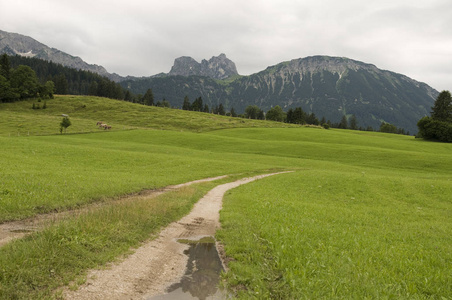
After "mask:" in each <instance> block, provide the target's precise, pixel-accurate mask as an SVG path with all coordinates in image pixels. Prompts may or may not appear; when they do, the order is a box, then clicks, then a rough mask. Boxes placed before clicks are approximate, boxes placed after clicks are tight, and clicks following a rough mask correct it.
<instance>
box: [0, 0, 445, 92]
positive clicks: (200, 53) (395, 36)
mask: <svg viewBox="0 0 452 300" xmlns="http://www.w3.org/2000/svg"><path fill="white" fill-rule="evenodd" d="M0 29H1V30H4V31H8V32H14V33H20V34H23V35H27V36H30V37H32V38H34V39H36V40H38V41H39V42H41V43H44V44H46V45H47V46H49V47H53V48H57V49H59V50H62V51H64V52H67V53H69V54H71V55H75V56H80V57H81V58H82V59H83V60H85V61H86V62H88V63H90V64H98V65H102V66H104V67H105V68H106V69H107V70H108V71H109V72H110V73H113V72H115V73H118V74H120V75H123V76H126V75H133V76H150V75H154V74H157V73H160V72H169V70H170V69H171V66H172V65H173V62H174V59H175V58H177V57H180V56H191V57H193V58H194V59H196V60H197V61H198V62H200V61H201V60H202V59H210V58H211V57H212V56H218V55H219V54H220V53H225V54H226V56H227V57H228V58H229V59H231V60H232V61H233V62H235V64H236V66H237V70H238V72H239V73H240V74H242V75H249V74H252V73H256V72H259V71H262V70H264V69H265V68H266V67H267V66H271V65H275V64H277V63H280V62H283V61H287V60H291V59H295V58H302V57H306V56H311V55H330V56H342V57H348V58H352V59H356V60H360V61H363V62H366V63H371V64H374V65H376V66H377V67H378V68H381V69H386V70H390V71H394V72H397V73H402V74H405V75H407V76H409V77H411V78H413V79H415V80H418V81H422V82H425V83H427V84H429V85H430V86H432V87H433V88H435V89H437V90H439V91H442V90H452V1H451V0H378V1H376V0H375V1H363V0H342V1H337V0H315V1H313V0H310V1H304V0H291V1H290V0H261V1H259V0H226V1H217V0H158V1H157V0H108V1H107V0H76V1H73V0H0Z"/></svg>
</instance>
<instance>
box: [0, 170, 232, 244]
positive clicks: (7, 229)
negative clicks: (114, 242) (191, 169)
mask: <svg viewBox="0 0 452 300" xmlns="http://www.w3.org/2000/svg"><path fill="white" fill-rule="evenodd" d="M224 177H226V176H218V177H212V178H205V179H200V180H195V181H190V182H186V183H182V184H178V185H171V186H167V187H165V188H162V189H156V190H143V191H141V192H139V193H137V194H132V195H128V196H125V197H121V198H119V199H118V200H115V201H127V200H129V199H136V198H137V197H155V196H157V195H160V194H162V193H165V192H168V191H172V190H175V189H178V188H181V187H183V186H188V185H191V184H194V183H200V182H207V181H214V180H217V179H221V178H224ZM106 203H111V202H100V203H93V204H91V205H87V206H85V207H83V208H81V209H76V210H69V211H63V212H59V213H49V214H42V215H37V216H35V217H32V218H28V219H25V220H20V221H12V222H6V223H3V224H0V247H2V246H4V245H6V244H7V243H9V242H10V241H12V240H14V239H17V238H22V237H24V236H25V235H27V234H30V233H32V232H34V231H38V230H40V229H42V228H43V227H44V226H46V225H47V224H49V223H52V222H55V221H58V220H62V219H63V218H65V217H68V216H74V215H77V214H80V213H83V212H86V211H88V210H91V209H96V208H98V207H100V206H102V205H104V204H106Z"/></svg>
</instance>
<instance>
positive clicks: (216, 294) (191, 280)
mask: <svg viewBox="0 0 452 300" xmlns="http://www.w3.org/2000/svg"><path fill="white" fill-rule="evenodd" d="M179 242H181V243H186V244H189V248H188V249H187V250H185V251H184V253H185V254H186V255H188V262H187V268H186V272H185V275H184V276H183V277H182V279H181V280H180V282H178V283H175V284H173V285H171V286H170V287H169V288H168V289H167V294H165V295H160V296H155V297H151V298H148V300H172V299H200V300H204V299H227V297H226V296H225V295H224V294H223V293H222V292H221V291H220V290H219V289H218V287H217V286H218V283H219V281H220V273H221V271H223V266H222V264H221V260H220V257H219V255H218V252H217V249H216V247H215V240H213V238H207V239H206V238H203V239H201V240H199V241H188V240H179Z"/></svg>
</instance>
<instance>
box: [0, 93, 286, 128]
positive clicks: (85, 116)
mask: <svg viewBox="0 0 452 300" xmlns="http://www.w3.org/2000/svg"><path fill="white" fill-rule="evenodd" d="M33 104H35V106H36V105H38V104H39V106H40V107H41V108H42V107H43V105H44V101H42V102H37V101H36V100H28V101H21V102H15V103H0V136H18V135H19V136H23V135H51V134H59V127H60V125H59V124H60V122H61V119H62V116H61V115H62V114H66V115H69V117H70V119H71V121H72V125H71V126H70V127H69V128H68V131H67V132H68V133H88V132H98V131H101V129H99V128H98V127H97V126H96V123H97V122H98V121H102V122H104V123H107V124H109V125H111V126H112V131H118V130H129V129H165V130H183V131H194V132H203V131H210V130H216V129H223V128H237V127H289V126H293V125H289V124H282V123H277V122H263V121H258V120H247V119H239V118H228V117H224V116H219V115H213V114H206V113H198V112H188V111H182V110H174V109H166V108H160V107H155V106H152V107H151V106H144V105H140V104H134V103H130V102H125V101H119V100H112V99H107V98H99V97H92V96H59V95H57V96H55V99H50V100H47V101H46V106H47V108H46V109H32V107H33Z"/></svg>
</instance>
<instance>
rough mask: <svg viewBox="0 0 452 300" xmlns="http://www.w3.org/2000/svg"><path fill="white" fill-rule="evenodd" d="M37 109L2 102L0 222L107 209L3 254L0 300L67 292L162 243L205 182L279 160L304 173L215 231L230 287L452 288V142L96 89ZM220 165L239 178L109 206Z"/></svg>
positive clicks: (261, 293) (323, 292)
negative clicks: (127, 97)
mask: <svg viewBox="0 0 452 300" xmlns="http://www.w3.org/2000/svg"><path fill="white" fill-rule="evenodd" d="M35 103H36V102H35ZM32 104H33V101H24V102H17V103H3V104H0V145H1V147H0V157H1V159H0V170H1V173H0V222H6V221H10V220H17V219H24V218H27V217H31V216H34V215H37V214H41V213H48V212H54V211H64V210H68V209H74V208H78V207H85V206H87V207H91V206H90V204H91V203H98V202H102V203H103V204H104V205H102V206H99V208H92V209H90V210H89V212H88V213H85V214H81V215H80V216H76V217H73V218H68V219H67V220H64V221H63V222H59V223H54V224H51V225H50V226H48V227H47V228H46V229H44V230H43V231H41V232H39V233H34V234H32V235H29V236H28V237H26V238H24V239H21V240H17V241H14V242H12V243H10V244H8V245H7V246H5V247H2V248H0V266H1V267H0V297H1V298H3V299H11V298H16V299H27V298H51V297H57V298H58V297H59V293H58V292H55V290H57V289H58V288H59V287H61V286H65V285H70V286H72V287H74V288H76V286H77V284H80V283H83V281H84V276H85V274H86V271H87V270H88V269H89V268H94V267H97V266H101V265H103V264H105V263H106V262H109V261H112V260H115V259H117V258H118V257H120V256H121V255H124V254H126V253H128V252H129V251H130V248H131V247H136V246H137V245H139V244H140V243H142V242H144V241H146V240H149V239H151V238H152V237H153V236H155V234H156V233H157V232H158V230H160V229H161V228H162V227H163V226H166V224H168V223H169V222H171V221H173V220H177V219H178V218H180V217H181V216H182V215H184V214H186V213H187V212H188V211H189V209H190V207H191V206H192V205H193V203H194V202H196V201H197V200H198V199H200V198H201V196H202V195H203V194H204V193H205V192H206V191H207V190H208V189H210V188H212V187H214V186H215V185H217V184H220V183H223V182H227V181H232V180H235V179H238V178H242V177H246V176H251V175H255V174H262V173H270V172H274V171H282V170H291V171H294V172H292V173H287V174H281V175H276V176H273V177H269V178H265V179H261V180H259V181H256V182H253V183H250V184H247V185H244V186H241V187H239V188H236V189H234V190H231V191H230V192H228V194H227V196H226V197H225V199H224V208H223V210H222V212H221V222H222V229H221V230H220V231H219V232H218V234H217V238H218V239H219V240H220V241H221V242H222V243H223V244H224V245H225V250H226V254H227V255H228V256H229V257H230V258H231V262H230V263H229V267H230V270H229V272H228V273H226V274H225V275H224V279H225V281H224V285H225V287H227V288H228V289H229V290H230V291H231V293H233V295H235V296H236V297H238V298H243V299H249V298H255V299H262V298H264V299H266V298H267V299H322V298H323V299H331V298H333V299H334V298H337V299H350V298H353V299H355V298H356V299H376V298H377V299H380V298H383V299H448V298H452V289H451V288H450V287H451V286H452V271H451V270H452V234H451V233H452V230H451V228H452V221H451V220H452V213H451V208H452V145H451V144H442V143H433V142H425V141H423V140H417V139H415V138H414V137H409V136H401V135H391V134H383V133H376V132H359V131H348V130H325V129H320V128H308V127H302V126H289V125H287V124H282V123H277V122H266V121H254V120H244V119H239V118H228V117H222V116H216V115H211V114H204V113H196V112H187V111H181V110H173V109H165V108H157V107H145V106H142V105H138V104H131V103H127V102H122V101H115V100H109V99H102V98H96V97H83V96H80V97H77V96H57V97H56V98H55V99H53V100H48V101H47V103H46V104H47V109H45V110H44V109H40V110H33V109H31V107H32ZM62 114H68V115H69V116H70V119H71V122H72V126H70V127H69V128H68V130H67V134H59V122H60V121H61V119H62V117H61V115H62ZM97 121H103V122H105V123H107V124H109V125H111V126H112V130H111V131H104V130H101V129H98V128H97V127H96V122H97ZM219 175H229V177H227V178H226V179H222V180H219V181H215V182H211V183H205V184H198V185H195V186H193V187H190V188H187V189H183V190H181V191H178V192H177V191H176V192H172V193H170V194H168V195H166V194H165V195H162V196H159V197H158V198H152V199H148V200H143V199H139V200H137V201H129V202H127V203H123V202H121V201H119V202H118V201H113V200H115V199H118V198H119V197H121V196H123V195H127V194H131V193H136V192H139V191H141V190H144V189H157V188H161V187H164V186H167V185H172V184H178V183H183V182H187V181H192V180H196V179H202V178H207V177H214V176H219ZM118 233H119V234H118Z"/></svg>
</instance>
